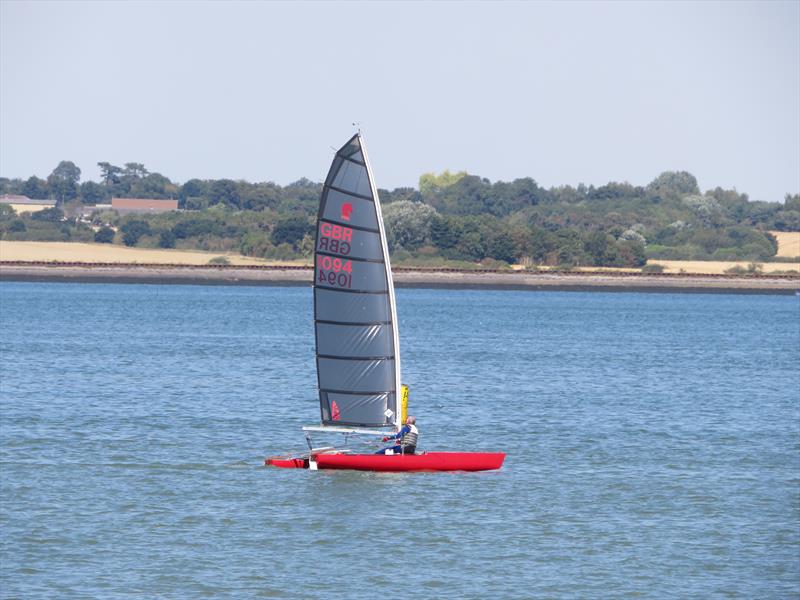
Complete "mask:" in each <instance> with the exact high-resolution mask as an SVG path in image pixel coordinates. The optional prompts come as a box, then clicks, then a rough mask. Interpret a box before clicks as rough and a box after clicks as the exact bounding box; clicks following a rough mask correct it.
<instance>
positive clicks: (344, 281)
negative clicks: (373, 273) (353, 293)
mask: <svg viewBox="0 0 800 600" xmlns="http://www.w3.org/2000/svg"><path fill="white" fill-rule="evenodd" d="M317 266H318V267H319V275H318V276H317V281H319V282H320V283H327V284H328V285H335V286H337V287H343V288H350V287H352V285H353V264H352V263H351V262H350V261H349V260H342V259H341V258H332V257H330V256H318V257H317Z"/></svg>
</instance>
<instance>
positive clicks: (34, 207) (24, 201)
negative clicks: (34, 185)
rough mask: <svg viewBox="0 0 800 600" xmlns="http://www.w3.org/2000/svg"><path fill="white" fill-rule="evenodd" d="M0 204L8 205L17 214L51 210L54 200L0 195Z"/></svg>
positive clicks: (18, 195) (19, 195) (17, 195)
mask: <svg viewBox="0 0 800 600" xmlns="http://www.w3.org/2000/svg"><path fill="white" fill-rule="evenodd" d="M0 203H3V204H10V205H11V208H13V209H14V211H15V212H16V213H17V214H21V213H24V212H28V213H33V212H38V211H40V210H44V209H45V208H53V207H54V206H55V205H56V201H55V200H38V199H36V198H28V197H27V196H23V195H21V194H3V195H0Z"/></svg>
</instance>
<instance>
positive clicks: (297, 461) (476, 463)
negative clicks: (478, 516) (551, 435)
mask: <svg viewBox="0 0 800 600" xmlns="http://www.w3.org/2000/svg"><path fill="white" fill-rule="evenodd" d="M505 457H506V455H505V453H503V452H426V453H424V454H403V455H399V454H398V455H394V456H386V455H383V454H317V455H315V456H314V457H313V458H314V459H315V461H316V463H317V468H318V469H346V470H355V471H384V472H400V471H491V470H494V469H499V468H500V467H502V466H503V460H505ZM266 464H267V465H271V466H273V467H283V468H306V469H307V468H308V459H305V460H304V459H302V458H290V459H280V458H269V459H267V461H266Z"/></svg>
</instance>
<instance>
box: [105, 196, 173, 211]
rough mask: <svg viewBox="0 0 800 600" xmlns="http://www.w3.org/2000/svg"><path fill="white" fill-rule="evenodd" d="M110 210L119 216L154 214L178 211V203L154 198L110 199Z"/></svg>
mask: <svg viewBox="0 0 800 600" xmlns="http://www.w3.org/2000/svg"><path fill="white" fill-rule="evenodd" d="M111 209H112V210H115V211H117V212H118V213H119V214H120V215H129V214H156V213H163V212H169V211H171V210H178V201H177V200H157V199H155V198H111Z"/></svg>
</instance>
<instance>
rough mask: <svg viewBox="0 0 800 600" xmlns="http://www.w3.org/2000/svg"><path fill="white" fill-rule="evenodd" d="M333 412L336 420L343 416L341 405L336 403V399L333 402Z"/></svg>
mask: <svg viewBox="0 0 800 600" xmlns="http://www.w3.org/2000/svg"><path fill="white" fill-rule="evenodd" d="M331 412H332V413H333V420H334V421H338V420H339V419H341V418H342V414H341V413H340V412H339V406H338V405H337V404H336V400H334V401H333V402H331Z"/></svg>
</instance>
